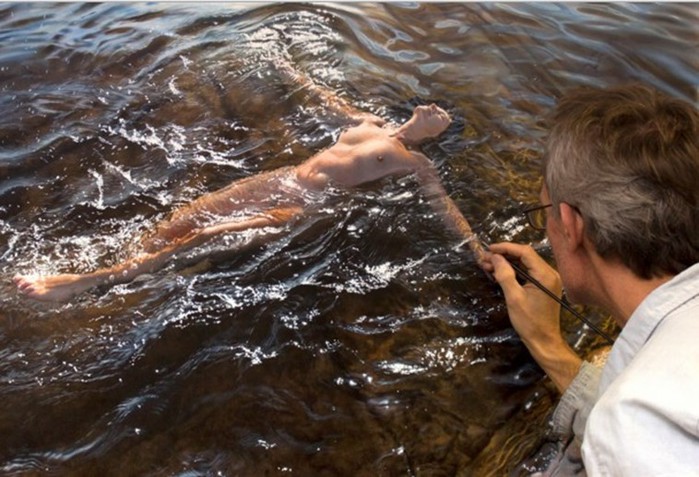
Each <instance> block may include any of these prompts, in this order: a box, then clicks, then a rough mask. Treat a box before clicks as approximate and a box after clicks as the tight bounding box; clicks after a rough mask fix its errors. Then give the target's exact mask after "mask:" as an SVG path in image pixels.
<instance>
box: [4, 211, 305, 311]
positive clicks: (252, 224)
mask: <svg viewBox="0 0 699 477" xmlns="http://www.w3.org/2000/svg"><path fill="white" fill-rule="evenodd" d="M301 212H302V208H301V207H295V206H294V207H280V208H277V209H273V210H271V211H269V212H267V213H265V214H264V215H259V216H256V217H253V218H251V219H248V220H244V221H239V222H226V223H222V224H216V225H212V226H210V227H205V228H203V229H198V230H195V231H192V232H191V233H189V234H188V235H187V236H185V237H182V238H180V239H177V240H176V241H174V242H172V243H171V244H170V245H168V246H166V247H163V248H161V249H160V250H158V251H156V252H152V253H144V254H141V255H138V256H136V257H134V258H132V259H130V260H127V261H125V262H122V263H120V264H117V265H115V266H113V267H108V268H102V269H99V270H97V271H94V272H91V273H84V274H61V275H51V276H46V277H41V276H39V277H37V276H28V275H18V276H16V277H15V278H14V282H15V284H16V285H17V288H18V290H19V291H20V292H21V293H23V294H24V295H27V296H28V297H30V298H33V299H35V300H41V301H67V300H68V299H70V298H71V297H73V296H75V295H77V294H78V293H81V292H83V291H85V290H88V289H90V288H93V287H96V286H100V285H116V284H118V283H126V282H129V281H131V280H133V279H134V278H136V277H137V276H138V275H141V274H143V273H150V272H153V271H156V270H158V269H160V268H162V267H163V266H164V265H165V263H167V262H168V260H170V259H171V258H172V257H173V256H174V255H175V254H177V253H181V252H184V251H187V250H190V249H192V248H194V247H197V246H199V245H202V244H203V243H205V242H207V241H209V240H211V239H212V238H214V237H217V236H219V235H223V234H226V233H230V232H240V231H243V230H250V229H257V228H262V227H268V226H273V225H281V224H283V223H286V222H288V221H289V220H291V219H292V218H293V217H295V216H297V215H298V214H299V213H301Z"/></svg>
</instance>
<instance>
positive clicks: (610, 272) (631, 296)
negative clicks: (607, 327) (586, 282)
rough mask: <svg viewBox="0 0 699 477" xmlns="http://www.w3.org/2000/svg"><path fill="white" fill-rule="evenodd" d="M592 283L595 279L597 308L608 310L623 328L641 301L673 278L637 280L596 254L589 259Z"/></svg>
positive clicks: (620, 264) (627, 269) (617, 265)
mask: <svg viewBox="0 0 699 477" xmlns="http://www.w3.org/2000/svg"><path fill="white" fill-rule="evenodd" d="M592 262H593V264H594V269H595V271H596V273H595V280H597V286H596V289H597V296H598V298H600V300H599V302H598V303H596V305H598V306H600V307H601V308H604V309H605V310H607V311H608V312H609V313H611V315H612V316H613V317H614V319H615V320H616V322H617V324H618V325H619V326H621V327H622V328H623V327H624V325H626V323H627V322H628V321H629V318H631V315H632V314H633V312H634V311H635V310H636V308H638V306H639V305H640V304H641V302H642V301H643V300H645V299H646V297H647V296H648V295H650V294H651V292H653V290H655V289H656V288H658V287H659V286H661V285H662V284H664V283H666V282H668V281H670V280H671V279H672V278H673V276H672V275H664V276H662V277H654V278H650V279H644V278H640V277H639V276H638V275H636V274H635V273H633V272H632V271H631V270H630V269H629V268H627V267H626V266H624V265H623V264H622V263H621V262H619V261H617V260H613V261H608V260H603V259H602V258H601V257H599V256H598V255H595V256H594V257H593V258H592Z"/></svg>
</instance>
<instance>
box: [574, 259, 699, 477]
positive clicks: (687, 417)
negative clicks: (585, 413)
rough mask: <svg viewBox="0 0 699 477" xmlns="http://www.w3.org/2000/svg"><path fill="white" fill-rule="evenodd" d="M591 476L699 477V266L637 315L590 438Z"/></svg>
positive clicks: (608, 371) (602, 385)
mask: <svg viewBox="0 0 699 477" xmlns="http://www.w3.org/2000/svg"><path fill="white" fill-rule="evenodd" d="M582 456H583V461H584V463H585V469H586V471H587V473H588V475H594V476H596V475H602V476H614V477H619V476H627V475H628V476H634V477H635V476H653V477H657V476H663V475H667V476H673V477H677V476H687V475H699V264H695V265H694V266H692V267H691V268H689V269H687V270H685V271H684V272H682V273H681V274H679V275H677V276H676V277H674V278H673V279H672V280H671V281H669V282H667V283H665V284H663V285H662V286H660V287H658V288H656V289H655V290H654V291H653V292H652V293H651V294H650V295H648V296H647V297H646V299H645V300H643V302H642V303H641V305H639V307H638V308H637V309H636V310H635V311H634V313H633V314H632V315H631V318H630V319H629V321H628V322H627V323H626V326H624V329H623V330H622V332H621V334H620V336H619V338H618V339H617V341H616V342H615V343H614V346H613V347H612V350H611V352H610V353H609V357H608V359H607V363H606V365H605V367H604V370H603V371H602V375H601V377H600V380H599V387H598V390H597V402H596V403H595V404H594V406H593V407H592V410H591V412H590V415H589V418H588V419H587V425H586V426H585V434H584V437H583V442H582Z"/></svg>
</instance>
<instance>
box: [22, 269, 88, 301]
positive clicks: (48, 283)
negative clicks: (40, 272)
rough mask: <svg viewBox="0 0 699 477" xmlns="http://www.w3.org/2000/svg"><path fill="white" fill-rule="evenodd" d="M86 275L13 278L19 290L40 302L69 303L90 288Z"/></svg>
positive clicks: (23, 276)
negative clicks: (69, 300) (68, 301)
mask: <svg viewBox="0 0 699 477" xmlns="http://www.w3.org/2000/svg"><path fill="white" fill-rule="evenodd" d="M85 278H86V277H85V276H84V275H72V274H63V275H51V276H47V277H41V276H30V275H17V276H16V277H14V278H13V281H14V282H15V285H17V290H19V292H20V293H22V294H23V295H26V296H28V297H29V298H33V299H34V300H39V301H67V300H68V299H70V298H72V297H73V296H75V295H76V294H78V293H80V292H82V291H84V290H87V289H88V288H90V286H91V285H90V284H88V283H86V279H85Z"/></svg>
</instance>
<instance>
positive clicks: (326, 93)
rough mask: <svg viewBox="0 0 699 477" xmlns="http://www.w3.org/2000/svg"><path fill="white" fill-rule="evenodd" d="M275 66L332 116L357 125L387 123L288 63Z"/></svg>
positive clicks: (281, 60)
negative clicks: (365, 122) (368, 122)
mask: <svg viewBox="0 0 699 477" xmlns="http://www.w3.org/2000/svg"><path fill="white" fill-rule="evenodd" d="M275 64H276V67H277V70H278V71H279V72H280V73H281V74H282V76H284V78H285V79H286V80H287V81H289V82H290V83H294V84H297V85H299V87H300V88H301V89H304V90H305V91H307V92H308V93H309V94H310V95H312V96H314V97H316V98H317V99H318V100H320V102H321V103H322V104H323V105H324V106H325V107H326V108H327V110H328V111H329V112H330V113H331V114H333V115H335V116H338V117H340V118H342V119H345V120H350V121H353V122H357V123H360V122H363V121H372V122H374V123H375V124H377V125H379V126H381V125H383V124H384V123H385V121H384V120H383V119H381V118H379V117H378V116H376V115H374V114H371V113H367V112H364V111H361V110H359V109H357V108H355V107H354V106H352V105H351V104H349V103H348V102H347V101H346V100H345V99H343V98H341V97H340V96H338V95H337V93H335V92H333V91H330V90H329V89H327V88H324V87H322V86H320V85H318V84H316V83H315V82H314V81H313V80H312V79H311V78H309V77H308V76H307V75H306V74H304V73H302V72H299V71H298V70H297V69H296V68H294V66H293V65H292V64H291V63H289V62H288V61H286V60H284V59H279V60H277V61H276V62H275Z"/></svg>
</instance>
